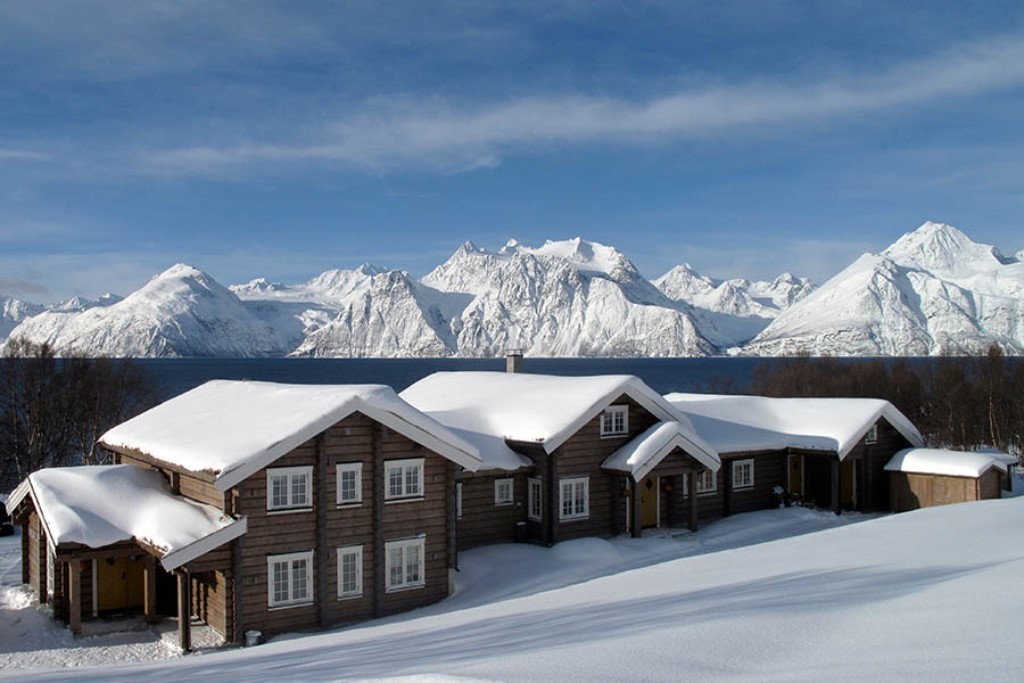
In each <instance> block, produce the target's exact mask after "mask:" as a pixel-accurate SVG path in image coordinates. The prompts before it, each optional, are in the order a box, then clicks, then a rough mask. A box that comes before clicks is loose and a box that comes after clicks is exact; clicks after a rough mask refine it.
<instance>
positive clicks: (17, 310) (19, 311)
mask: <svg viewBox="0 0 1024 683" xmlns="http://www.w3.org/2000/svg"><path fill="white" fill-rule="evenodd" d="M44 310H46V308H45V307H44V306H40V305H38V304H31V303H29V302H27V301H22V300H21V299H15V298H14V297H9V296H0V342H2V341H3V340H5V339H7V335H9V334H10V333H11V330H13V329H14V328H15V327H17V326H18V324H19V323H21V321H23V320H27V319H28V318H31V317H32V316H34V315H39V314H40V313H42V312H43V311H44Z"/></svg>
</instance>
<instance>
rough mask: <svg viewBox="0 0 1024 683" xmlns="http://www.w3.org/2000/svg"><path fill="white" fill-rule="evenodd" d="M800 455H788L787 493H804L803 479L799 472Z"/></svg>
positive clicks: (794, 494)
mask: <svg viewBox="0 0 1024 683" xmlns="http://www.w3.org/2000/svg"><path fill="white" fill-rule="evenodd" d="M801 457H802V456H799V455H791V456H789V495H791V496H802V495H804V485H803V479H802V475H801V472H800V459H801Z"/></svg>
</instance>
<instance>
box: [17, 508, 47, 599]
mask: <svg viewBox="0 0 1024 683" xmlns="http://www.w3.org/2000/svg"><path fill="white" fill-rule="evenodd" d="M18 524H19V525H20V526H21V582H22V583H26V584H27V583H31V581H32V577H31V576H30V575H29V572H28V565H29V561H28V553H29V550H28V535H29V533H30V532H29V529H30V528H31V527H29V518H28V517H25V519H24V521H19V522H18ZM33 588H36V586H33ZM37 593H38V594H41V593H42V591H37ZM40 602H42V600H40Z"/></svg>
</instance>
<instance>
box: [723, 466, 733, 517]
mask: <svg viewBox="0 0 1024 683" xmlns="http://www.w3.org/2000/svg"><path fill="white" fill-rule="evenodd" d="M722 470H723V472H722V483H723V488H724V489H725V490H724V491H722V516H723V517H728V516H729V515H731V514H732V461H726V462H723V463H722Z"/></svg>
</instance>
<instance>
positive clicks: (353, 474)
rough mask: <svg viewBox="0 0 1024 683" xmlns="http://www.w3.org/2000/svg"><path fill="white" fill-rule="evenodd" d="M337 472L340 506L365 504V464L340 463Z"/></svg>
mask: <svg viewBox="0 0 1024 683" xmlns="http://www.w3.org/2000/svg"><path fill="white" fill-rule="evenodd" d="M337 472H338V505H356V504H358V503H361V502H363V463H361V462H343V463H339V464H338V466H337Z"/></svg>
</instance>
